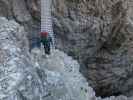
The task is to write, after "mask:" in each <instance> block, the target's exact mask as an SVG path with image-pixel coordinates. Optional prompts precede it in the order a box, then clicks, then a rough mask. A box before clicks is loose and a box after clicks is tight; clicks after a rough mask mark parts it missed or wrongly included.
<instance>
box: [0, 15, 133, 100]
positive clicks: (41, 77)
mask: <svg viewBox="0 0 133 100" xmlns="http://www.w3.org/2000/svg"><path fill="white" fill-rule="evenodd" d="M0 22H1V24H0V48H1V49H0V72H1V73H0V100H132V98H131V99H130V98H127V97H125V96H119V97H113V96H112V97H110V98H105V99H101V98H100V97H96V96H95V92H94V91H93V89H92V88H91V87H89V85H88V83H87V81H86V79H85V78H84V77H83V76H82V75H81V73H80V72H79V67H80V65H79V64H78V62H77V61H76V60H73V59H72V58H71V57H69V56H67V55H66V54H65V53H63V52H61V51H59V50H54V51H53V52H52V54H51V55H50V56H49V57H46V56H45V55H43V53H42V51H41V49H39V48H34V49H32V52H31V53H29V47H28V39H27V38H26V35H25V34H26V32H25V31H24V28H23V27H22V26H20V25H19V24H17V23H16V22H15V21H13V20H11V21H9V20H7V19H5V18H3V17H0Z"/></svg>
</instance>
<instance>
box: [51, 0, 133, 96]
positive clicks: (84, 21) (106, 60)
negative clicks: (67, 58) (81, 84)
mask: <svg viewBox="0 0 133 100" xmlns="http://www.w3.org/2000/svg"><path fill="white" fill-rule="evenodd" d="M127 4H128V5H127ZM129 4H130V11H128V9H127V6H129ZM131 6H132V3H131V1H130V2H128V0H126V1H124V0H58V1H57V0H54V2H53V8H54V9H53V22H54V31H55V34H56V37H57V38H56V39H57V47H58V48H60V49H61V50H64V51H65V52H67V53H68V54H69V55H71V56H73V57H75V58H76V59H78V61H79V62H80V64H81V65H83V66H85V68H84V67H83V66H82V67H81V72H82V73H83V74H84V75H85V76H86V78H87V79H88V81H89V83H90V85H91V86H92V87H93V88H94V90H96V94H97V95H101V96H103V97H104V96H110V95H120V94H124V95H128V96H129V95H132V94H133V89H132V88H131V87H133V84H132V83H133V80H132V78H133V74H132V73H133V70H132V68H133V65H132V55H133V54H132V32H133V30H132V28H133V27H132V26H131V24H132V23H131V22H132V21H131V20H132V19H131V11H132V10H133V9H132V7H131ZM127 12H129V13H127ZM127 16H128V17H129V18H130V19H129V20H130V23H129V22H128V20H127Z"/></svg>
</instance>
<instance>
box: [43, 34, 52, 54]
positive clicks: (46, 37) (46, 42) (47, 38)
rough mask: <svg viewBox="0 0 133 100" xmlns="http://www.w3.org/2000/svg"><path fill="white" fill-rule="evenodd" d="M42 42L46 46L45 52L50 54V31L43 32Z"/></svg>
mask: <svg viewBox="0 0 133 100" xmlns="http://www.w3.org/2000/svg"><path fill="white" fill-rule="evenodd" d="M41 43H42V44H43V46H44V50H45V54H48V55H50V47H51V43H52V38H51V37H50V36H49V34H48V32H41Z"/></svg>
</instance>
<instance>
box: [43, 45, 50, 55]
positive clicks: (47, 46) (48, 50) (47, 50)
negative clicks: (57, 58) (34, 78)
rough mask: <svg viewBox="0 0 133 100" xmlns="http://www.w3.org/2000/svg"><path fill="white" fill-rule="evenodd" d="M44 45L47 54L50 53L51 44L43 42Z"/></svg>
mask: <svg viewBox="0 0 133 100" xmlns="http://www.w3.org/2000/svg"><path fill="white" fill-rule="evenodd" d="M43 45H44V50H45V54H48V55H50V44H49V43H47V44H43Z"/></svg>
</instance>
